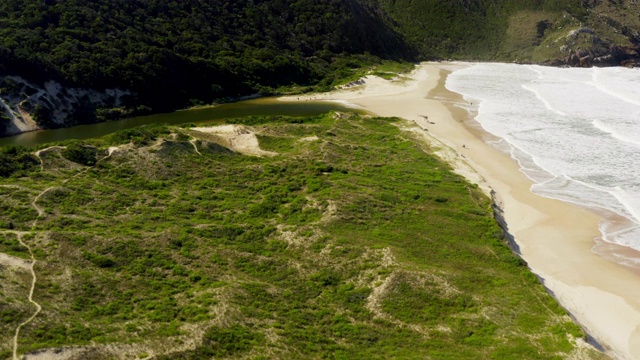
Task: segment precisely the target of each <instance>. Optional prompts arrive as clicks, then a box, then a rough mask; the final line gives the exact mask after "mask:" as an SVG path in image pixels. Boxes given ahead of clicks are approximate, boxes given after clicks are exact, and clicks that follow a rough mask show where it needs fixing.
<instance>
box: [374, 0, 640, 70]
mask: <svg viewBox="0 0 640 360" xmlns="http://www.w3.org/2000/svg"><path fill="white" fill-rule="evenodd" d="M378 2H379V3H380V4H381V6H382V8H383V9H385V10H386V11H387V12H388V13H389V14H390V15H391V16H392V18H393V19H394V20H395V21H396V22H397V24H398V28H399V31H400V32H401V33H402V34H403V35H405V36H406V37H407V39H408V41H409V42H410V43H411V44H412V45H414V46H416V47H417V49H418V51H419V52H420V53H421V54H422V55H423V56H426V57H430V58H455V59H467V60H468V59H471V60H500V61H519V62H536V63H541V62H542V63H545V62H546V63H550V64H555V65H572V66H591V65H620V64H621V63H624V62H626V63H628V64H630V62H629V60H632V59H638V58H639V55H638V51H639V50H640V24H639V20H638V12H639V11H640V7H639V6H638V4H637V3H636V2H635V1H633V0H619V1H600V0H595V1H593V0H592V1H584V0H582V1H579V0H535V1H521V0H509V1H496V0H480V1H437V0H424V1H411V0H393V1H390V0H378Z"/></svg>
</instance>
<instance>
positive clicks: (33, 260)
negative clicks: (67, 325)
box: [13, 201, 42, 360]
mask: <svg viewBox="0 0 640 360" xmlns="http://www.w3.org/2000/svg"><path fill="white" fill-rule="evenodd" d="M34 203H35V201H34ZM36 221H37V219H36ZM16 235H17V236H18V241H19V242H20V244H21V245H22V246H24V247H26V248H27V249H28V250H29V255H31V263H30V266H29V270H30V271H31V276H32V279H31V288H30V289H29V298H28V299H29V302H30V303H32V304H33V305H34V306H35V307H36V311H35V312H34V313H33V315H31V317H29V318H28V319H27V320H25V321H23V322H22V323H20V325H18V327H17V328H16V333H15V335H14V336H13V360H18V336H19V335H20V329H22V327H23V326H25V325H27V324H28V323H30V322H31V321H32V320H33V319H35V317H36V316H38V314H39V313H40V311H41V310H42V306H40V304H38V303H37V302H35V301H33V291H34V290H35V288H36V282H37V281H38V278H37V277H36V272H35V271H34V270H33V267H34V266H35V264H36V258H35V256H34V255H33V251H31V247H30V246H29V245H27V243H25V242H24V241H22V236H23V235H24V233H21V232H17V233H16Z"/></svg>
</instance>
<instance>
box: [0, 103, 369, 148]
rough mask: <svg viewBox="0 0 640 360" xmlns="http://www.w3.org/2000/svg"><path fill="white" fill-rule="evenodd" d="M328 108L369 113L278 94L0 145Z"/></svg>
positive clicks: (26, 135) (299, 114)
mask: <svg viewBox="0 0 640 360" xmlns="http://www.w3.org/2000/svg"><path fill="white" fill-rule="evenodd" d="M329 111H344V112H355V113H358V114H368V112H367V111H365V110H363V109H361V108H356V107H349V106H348V105H347V104H344V103H341V102H336V101H303V100H301V101H295V100H294V101H282V100H278V99H277V98H260V99H252V100H244V101H238V102H234V103H229V104H221V105H215V106H206V107H198V108H192V109H185V110H178V111H174V112H171V113H164V114H154V115H147V116H138V117H132V118H127V119H121V120H116V121H108V122H101V123H96V124H88V125H79V126H73V127H68V128H60V129H49V130H37V131H31V132H27V133H22V134H18V135H14V136H9V137H5V138H0V146H6V145H22V146H35V145H40V144H45V143H51V142H58V141H64V140H69V139H78V140H83V139H91V138H96V137H101V136H105V135H108V134H111V133H114V132H116V131H120V130H127V129H132V128H135V127H138V126H142V125H152V124H159V125H161V124H164V125H179V124H185V123H195V124H224V123H226V120H227V119H232V118H240V117H246V116H273V115H282V116H294V117H302V116H314V115H319V114H323V113H326V112H329Z"/></svg>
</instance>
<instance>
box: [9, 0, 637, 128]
mask: <svg viewBox="0 0 640 360" xmlns="http://www.w3.org/2000/svg"><path fill="white" fill-rule="evenodd" d="M636 13H638V9H637V7H635V6H634V5H633V4H632V3H631V2H629V1H615V2H612V1H609V2H604V1H599V0H590V1H587V0H535V1H524V0H508V1H505V0H501V1H498V0H478V1H463V0H459V1H436V0H424V1H410V0H393V1H392V0H272V1H264V0H237V1H230V0H208V1H175V0H174V1H170V0H139V1H130V0H107V1H95V0H93V1H81V0H65V1H61V0H4V1H2V2H0V87H1V88H2V89H1V90H0V97H3V98H4V97H6V96H7V95H14V98H15V99H14V101H13V113H14V117H16V116H21V115H20V114H19V113H20V111H18V108H17V105H18V104H19V105H20V106H21V109H22V110H24V111H25V112H27V113H30V114H32V115H34V120H35V121H36V123H37V124H38V126H39V127H52V126H68V125H71V124H77V123H82V122H94V121H101V120H109V119H112V118H117V117H119V116H123V115H124V116H129V115H132V114H135V113H136V112H137V113H140V112H149V111H155V112H158V111H167V110H171V109H176V108H180V107H186V106H190V105H197V104H209V103H212V102H220V101H228V99H233V98H236V97H239V96H244V95H250V94H255V93H260V94H263V95H265V94H276V93H282V92H283V91H288V92H291V91H298V92H300V91H309V90H320V91H322V90H329V89H331V88H332V87H333V86H334V85H335V84H336V83H338V82H339V81H340V79H344V78H348V77H349V76H352V74H353V69H361V68H366V67H368V66H371V65H374V64H376V63H379V62H380V61H381V59H387V60H389V59H391V60H400V61H408V62H414V61H417V60H433V59H447V58H455V59H474V60H502V61H512V60H518V61H536V62H544V61H553V60H554V59H558V58H563V59H565V60H569V59H570V57H571V54H572V53H573V51H574V49H577V50H576V51H583V52H584V50H580V49H587V50H589V49H590V48H596V47H597V51H591V50H589V51H591V53H580V57H582V56H585V54H586V55H589V54H590V55H591V56H592V57H594V58H595V57H597V56H600V57H602V56H603V55H607V54H609V53H611V52H612V51H613V50H612V49H613V46H614V45H616V44H621V45H632V46H636V48H637V45H638V44H640V37H638V36H637V33H638V31H637V30H638V29H640V24H637V21H635V20H634V19H635V16H634V15H635V14H636ZM616 14H617V15H619V16H616ZM627 14H629V15H630V16H626V15H627ZM593 19H596V20H593ZM584 24H587V25H589V26H590V27H589V28H585V29H583V28H582V27H583V26H587V25H584ZM571 29H573V30H576V31H578V30H581V29H582V30H584V31H583V32H582V33H579V34H583V35H584V34H587V35H588V36H587V35H584V36H583V35H581V37H584V39H577V40H576V39H573V38H570V37H569V38H567V34H566V33H567V31H569V30H571ZM594 29H595V30H594ZM602 29H604V30H602ZM605 30H606V31H605ZM589 34H590V35H589ZM625 34H626V35H625ZM634 34H636V35H634ZM545 39H548V41H547V42H546V43H545ZM567 39H568V40H567ZM560 40H561V41H560ZM574 40H575V41H574ZM561 45H567V47H566V48H563V47H562V46H561ZM560 50H562V51H564V52H561V51H560ZM617 54H623V55H624V54H626V53H625V52H624V51H622V52H621V51H618V52H617ZM635 54H636V56H637V51H636V52H635ZM625 56H626V55H625ZM627 57H628V56H627ZM622 59H623V58H622V57H620V56H618V57H615V58H610V59H608V60H607V61H609V62H610V63H615V62H616V61H618V62H619V61H620V60H622ZM565 60H563V61H565ZM565 63H567V61H565ZM8 75H19V76H20V77H21V78H23V79H26V81H28V82H29V85H28V86H27V85H25V86H23V87H19V86H15V84H14V83H11V81H9V83H7V80H6V76H8ZM50 80H53V81H56V82H57V83H59V84H61V86H63V87H64V88H67V89H69V88H74V89H76V88H78V89H92V90H95V91H98V92H99V91H104V90H105V89H122V90H123V91H125V92H126V94H127V96H124V97H123V98H122V99H118V101H113V102H111V103H110V102H104V101H103V102H102V103H101V102H98V101H93V102H92V101H88V100H87V97H85V98H84V99H80V98H77V99H76V98H73V99H71V100H69V101H70V102H71V103H72V104H73V106H75V108H76V109H74V110H73V111H67V112H66V113H64V114H62V115H57V116H63V117H65V116H66V117H69V118H73V119H62V120H60V119H58V120H57V121H51V119H50V118H51V117H52V116H53V115H52V112H53V111H54V109H55V108H56V107H58V108H59V107H60V106H59V105H56V101H54V100H50V101H44V100H41V99H36V100H34V101H31V102H30V103H26V104H25V103H23V101H24V100H26V99H29V100H33V99H30V98H29V97H31V95H32V94H33V93H38V92H39V91H40V90H43V91H44V90H45V89H44V88H45V87H44V83H45V82H46V81H50ZM11 88H13V89H14V90H13V92H12V91H11ZM7 89H8V90H7ZM54 95H55V94H54ZM88 98H92V97H91V96H89V97H88ZM120 100H122V101H120ZM6 107H7V109H8V110H7V111H5V112H4V113H3V112H2V111H0V121H4V122H7V121H9V120H10V118H11V116H9V115H11V114H10V113H9V111H10V110H9V108H11V106H8V105H7V106H6ZM78 108H79V109H78ZM112 108H118V109H116V110H117V111H112V110H113V109H112ZM65 114H66V115H65ZM16 131H17V130H16ZM21 131H24V130H21ZM14 132H15V131H14Z"/></svg>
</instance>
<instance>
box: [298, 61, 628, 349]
mask: <svg viewBox="0 0 640 360" xmlns="http://www.w3.org/2000/svg"><path fill="white" fill-rule="evenodd" d="M464 66H468V65H466V64H463V63H425V64H422V65H420V66H419V67H418V68H417V69H416V70H415V71H414V72H413V73H411V74H410V75H407V76H406V78H404V79H402V80H399V81H387V80H384V79H381V78H377V77H366V78H365V79H364V84H363V85H357V86H353V87H349V88H346V89H343V90H339V91H334V92H331V93H325V94H314V95H312V97H313V98H315V99H316V100H322V99H324V100H334V101H346V102H349V103H352V104H355V105H357V106H361V107H363V108H366V109H368V110H369V111H371V112H373V113H375V114H377V115H380V116H398V117H402V118H405V119H408V120H411V121H415V122H416V123H417V124H418V125H419V126H420V127H422V128H423V129H425V131H426V132H427V133H428V134H430V135H431V136H432V137H433V144H434V145H433V146H434V147H438V148H439V150H437V151H436V153H437V154H438V155H439V156H441V157H442V158H444V159H445V160H446V161H447V162H449V163H450V164H451V165H452V167H453V168H454V169H455V170H456V172H458V173H460V174H462V175H464V176H465V177H467V178H468V179H469V180H470V181H472V182H474V183H478V184H479V185H481V186H482V187H483V188H484V189H486V190H487V191H493V192H494V198H495V200H496V202H497V204H498V205H499V206H500V208H501V209H502V210H503V211H504V219H505V220H506V224H507V227H508V231H509V233H510V234H511V235H512V236H513V237H514V238H515V242H516V249H517V251H518V252H519V253H520V254H521V256H522V257H523V258H524V260H525V261H526V262H527V263H528V265H529V267H530V268H531V270H532V271H533V272H534V273H535V274H536V275H538V276H539V277H540V278H541V280H542V281H543V283H544V285H545V286H546V287H547V288H548V289H549V291H550V292H551V293H552V294H553V295H554V296H555V297H556V298H557V299H558V301H559V302H560V304H561V305H562V306H563V307H565V308H566V309H567V311H569V313H570V314H571V315H572V316H573V317H574V318H575V320H576V321H577V322H578V323H579V324H581V325H582V326H583V327H584V328H585V329H586V330H587V332H588V333H589V335H590V336H592V337H593V338H594V339H595V340H596V341H597V342H598V343H599V344H600V345H601V346H602V347H603V348H604V350H605V351H606V353H607V354H608V355H610V356H611V357H613V358H616V359H640V286H639V285H640V275H639V274H638V273H637V272H634V271H632V270H631V269H630V268H628V267H625V266H623V265H620V264H617V263H614V262H612V261H610V260H607V259H605V258H604V257H602V256H600V255H598V254H596V253H595V252H594V251H593V248H594V246H595V245H596V242H595V240H596V239H597V238H599V237H600V232H599V230H598V223H599V221H600V219H601V218H600V216H599V215H597V214H595V213H594V212H592V211H589V210H587V209H583V208H580V207H577V206H575V205H572V204H569V203H565V202H562V201H558V200H553V199H548V198H544V197H541V196H538V195H536V194H534V193H532V192H531V191H530V188H531V185H532V182H531V181H530V180H529V179H528V178H527V177H526V176H525V175H524V174H523V173H522V172H520V171H519V168H518V165H517V163H516V162H515V161H514V160H513V159H511V158H510V157H509V156H508V155H506V154H504V153H502V152H501V151H499V150H497V149H496V148H494V147H492V146H490V145H488V144H487V143H485V141H484V140H483V139H486V137H487V134H485V133H483V132H482V130H481V129H478V128H477V127H474V126H473V124H472V119H471V118H472V116H470V114H469V111H467V110H465V109H466V108H471V104H467V103H466V102H465V101H464V99H463V98H462V96H460V95H459V94H456V93H452V92H450V91H448V90H447V89H446V88H445V87H444V82H445V80H446V76H447V75H448V74H449V73H450V72H451V71H452V70H454V69H456V68H460V67H464ZM292 99H293V100H295V98H290V99H289V100H292ZM300 99H301V100H304V99H305V98H303V97H300Z"/></svg>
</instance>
